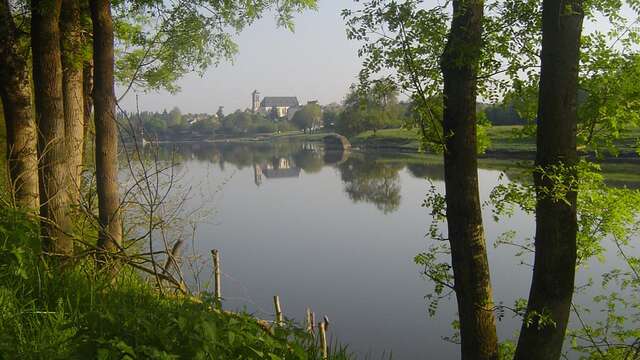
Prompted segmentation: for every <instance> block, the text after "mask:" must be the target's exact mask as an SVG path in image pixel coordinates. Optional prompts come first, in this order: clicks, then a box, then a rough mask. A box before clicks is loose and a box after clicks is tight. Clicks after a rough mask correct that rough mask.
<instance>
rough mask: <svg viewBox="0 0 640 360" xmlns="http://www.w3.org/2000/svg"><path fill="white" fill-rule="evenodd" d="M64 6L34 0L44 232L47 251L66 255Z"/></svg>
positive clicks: (56, 1)
mask: <svg viewBox="0 0 640 360" xmlns="http://www.w3.org/2000/svg"><path fill="white" fill-rule="evenodd" d="M61 6H62V1H61V0H33V1H32V2H31V46H32V52H33V82H34V86H35V89H34V90H35V97H36V101H35V104H36V121H37V123H38V157H39V159H40V171H39V178H40V204H41V207H40V215H41V216H42V219H43V220H42V235H43V236H44V239H45V249H46V250H48V251H49V252H51V253H53V254H58V255H68V254H71V253H72V252H73V243H72V241H71V238H70V237H69V236H68V234H67V233H66V231H67V230H68V229H69V227H70V221H69V218H68V210H69V209H68V208H69V200H68V194H67V191H66V189H67V185H68V182H67V174H68V166H67V163H66V159H67V151H66V150H67V149H66V146H65V140H64V136H65V133H64V104H63V95H62V63H61V58H60V27H59V20H60V8H61Z"/></svg>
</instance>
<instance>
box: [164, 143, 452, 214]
mask: <svg viewBox="0 0 640 360" xmlns="http://www.w3.org/2000/svg"><path fill="white" fill-rule="evenodd" d="M162 151H163V152H165V153H167V155H166V156H168V153H169V152H172V151H173V152H174V156H177V158H178V159H183V160H186V159H197V160H200V161H207V162H211V163H216V164H218V166H219V167H220V169H221V170H224V168H225V164H227V163H228V164H232V165H233V166H235V167H236V168H238V169H243V168H245V167H252V168H253V177H254V183H255V185H256V186H258V187H259V186H261V185H262V184H263V183H264V182H265V181H271V180H277V179H280V178H298V177H300V174H301V172H303V171H304V173H306V174H314V173H318V172H320V171H321V170H322V168H324V167H326V166H331V167H334V168H335V169H337V170H338V171H339V173H340V178H341V180H342V182H343V184H344V192H345V193H346V194H347V195H348V197H349V199H351V200H352V201H353V202H355V203H359V202H363V203H370V204H373V205H375V207H376V208H377V209H379V210H380V211H382V212H383V213H385V214H388V213H391V212H394V211H396V210H397V209H398V207H399V206H400V201H401V195H400V178H399V175H398V173H399V171H400V170H402V169H404V168H405V167H408V168H409V171H410V172H411V174H414V176H416V177H434V176H435V177H436V178H437V177H440V176H441V173H442V170H441V166H440V165H438V164H432V165H425V164H419V165H415V164H407V162H406V161H402V160H398V159H394V158H385V157H384V156H383V155H381V154H380V155H373V154H364V153H360V152H354V153H350V152H345V151H333V150H332V151H325V150H324V148H323V146H322V145H321V144H319V143H308V142H278V143H259V144H252V143H247V144H237V143H234V144H231V143H194V144H179V145H175V144H172V145H164V146H163V147H162Z"/></svg>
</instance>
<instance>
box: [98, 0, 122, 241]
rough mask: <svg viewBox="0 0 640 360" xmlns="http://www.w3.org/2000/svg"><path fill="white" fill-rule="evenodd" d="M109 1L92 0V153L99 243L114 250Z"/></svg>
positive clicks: (116, 212) (117, 227)
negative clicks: (93, 123) (93, 129)
mask: <svg viewBox="0 0 640 360" xmlns="http://www.w3.org/2000/svg"><path fill="white" fill-rule="evenodd" d="M110 5H111V1H110V0H91V19H92V21H93V63H94V71H93V74H94V89H93V102H94V106H95V113H94V120H95V126H96V151H95V156H96V175H97V187H98V204H99V206H98V209H99V218H100V227H101V231H100V236H99V238H98V246H99V247H101V248H102V249H104V250H107V251H114V250H117V249H118V246H119V245H120V244H121V243H122V221H121V219H120V201H119V194H118V158H117V155H118V128H117V124H116V98H115V92H114V85H113V82H114V77H113V68H114V53H113V19H112V18H111V6H110Z"/></svg>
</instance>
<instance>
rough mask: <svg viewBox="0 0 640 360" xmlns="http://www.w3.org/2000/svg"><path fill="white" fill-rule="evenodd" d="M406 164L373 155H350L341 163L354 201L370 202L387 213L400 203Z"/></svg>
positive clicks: (348, 191) (344, 178)
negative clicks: (402, 171) (377, 159)
mask: <svg viewBox="0 0 640 360" xmlns="http://www.w3.org/2000/svg"><path fill="white" fill-rule="evenodd" d="M402 168H403V165H402V164H398V163H395V164H390V163H382V162H377V161H376V160H375V159H373V158H367V157H360V156H358V157H355V156H352V157H350V158H349V159H348V160H347V161H345V162H343V163H342V164H340V165H339V169H340V175H341V178H342V181H343V182H344V184H345V186H344V190H345V192H346V193H347V195H349V198H350V199H351V200H353V201H354V202H360V201H364V202H369V203H372V204H374V205H375V206H376V207H377V208H378V209H379V210H381V211H382V212H384V213H385V214H387V213H391V212H394V211H396V210H398V207H399V206H400V198H401V196H400V177H399V176H398V171H400V170H401V169H402Z"/></svg>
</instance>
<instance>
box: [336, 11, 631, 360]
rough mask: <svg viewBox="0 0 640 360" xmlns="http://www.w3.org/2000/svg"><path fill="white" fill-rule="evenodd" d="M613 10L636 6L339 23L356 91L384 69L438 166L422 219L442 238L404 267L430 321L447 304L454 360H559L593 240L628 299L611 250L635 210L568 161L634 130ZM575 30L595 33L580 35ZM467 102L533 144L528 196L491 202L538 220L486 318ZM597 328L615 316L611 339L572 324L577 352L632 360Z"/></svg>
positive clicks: (472, 121) (413, 15)
mask: <svg viewBox="0 0 640 360" xmlns="http://www.w3.org/2000/svg"><path fill="white" fill-rule="evenodd" d="M624 11H626V12H628V13H631V14H633V16H638V12H640V8H639V7H638V3H637V2H636V1H626V2H625V1H589V2H587V1H582V0H570V1H561V0H543V1H519V0H518V1H510V0H509V1H488V2H485V1H476V0H454V1H451V2H446V3H443V4H438V5H434V6H424V4H423V3H422V2H421V1H416V0H404V1H384V0H383V1H369V2H365V3H364V4H363V5H362V7H361V8H360V9H358V10H344V11H343V16H344V17H345V19H346V21H347V27H348V30H347V33H348V37H349V38H351V39H354V40H358V41H362V42H364V45H363V47H362V48H361V49H360V55H361V56H362V57H363V58H364V59H363V64H364V67H363V69H362V70H361V72H360V78H361V80H362V83H364V84H365V85H366V84H367V83H368V82H369V81H370V79H372V78H375V77H377V76H379V73H380V72H381V71H382V70H383V69H384V71H385V72H387V71H389V69H392V70H393V73H392V74H391V75H388V76H387V77H386V78H387V79H389V80H390V81H392V82H393V83H394V84H395V85H396V86H397V88H398V89H401V90H402V91H403V92H404V93H407V94H408V95H409V96H410V99H411V103H412V110H413V111H412V117H411V120H412V121H411V123H410V125H414V126H416V127H417V128H418V130H419V132H420V134H421V135H422V140H423V143H424V144H426V145H428V146H429V147H430V148H434V149H437V150H439V151H440V152H442V154H443V158H444V168H445V173H444V183H445V194H444V196H442V195H441V194H439V193H438V192H435V191H434V192H433V193H432V194H430V195H429V196H428V197H427V200H426V201H425V206H426V207H428V208H430V210H431V212H432V215H433V217H434V222H435V224H437V223H438V221H440V220H446V229H447V231H446V232H445V233H444V234H443V233H440V230H439V227H438V226H437V225H435V226H432V227H431V228H430V231H429V235H430V236H431V237H432V238H434V239H436V240H442V241H436V242H435V243H436V244H435V245H433V246H432V247H431V248H430V251H428V252H426V253H423V254H419V255H418V256H417V257H416V262H417V263H418V264H420V265H421V266H424V275H425V276H427V277H428V278H430V279H431V280H432V281H433V283H434V284H435V285H434V292H433V293H431V294H430V295H429V296H428V298H430V299H432V300H433V302H432V303H431V306H430V312H431V311H432V310H434V309H435V305H434V302H436V303H437V300H438V299H439V298H441V297H442V295H443V293H444V291H445V289H450V290H451V291H452V292H453V293H454V294H455V297H456V300H457V306H458V307H457V310H458V311H457V313H458V318H457V320H458V321H457V325H456V330H457V332H458V335H459V338H457V339H458V340H459V341H460V346H461V354H462V359H487V360H489V359H498V358H512V357H513V358H515V359H553V360H557V359H559V358H560V357H561V356H562V352H563V346H564V345H565V334H566V331H567V326H568V323H569V316H570V314H571V313H572V312H575V313H577V316H580V313H579V312H578V311H579V310H577V307H576V306H575V304H574V303H573V302H572V297H573V293H574V290H575V287H576V284H575V274H576V269H577V268H578V266H579V265H580V264H582V263H584V262H585V261H586V259H588V258H589V257H591V256H595V255H597V254H601V253H602V252H601V251H602V250H601V249H602V246H601V245H600V244H599V243H600V242H601V241H603V240H604V239H607V238H611V237H614V239H616V244H617V245H618V249H619V254H620V256H621V258H622V259H623V260H624V263H625V266H627V267H628V269H626V270H624V271H627V272H624V273H625V274H627V275H626V277H624V280H621V279H620V278H617V280H620V281H623V282H622V283H623V284H624V285H621V286H623V287H627V286H631V287H633V288H634V289H637V288H638V287H640V279H639V278H638V276H637V274H638V269H637V261H638V259H637V258H636V257H629V256H628V255H627V254H625V252H624V250H622V247H623V246H624V245H620V244H621V242H622V244H624V243H625V241H628V239H629V236H630V232H629V231H631V230H629V229H631V228H634V227H633V226H634V224H635V221H636V220H635V219H637V216H638V207H637V206H636V205H634V203H633V201H635V200H633V201H627V199H637V198H638V196H637V193H635V192H633V191H632V190H624V191H622V192H621V193H618V192H616V191H609V190H608V189H606V188H604V187H599V186H597V185H596V184H598V183H599V182H598V181H594V179H597V178H598V175H597V174H596V175H594V174H593V172H592V171H593V169H595V168H597V166H596V167H595V168H594V166H592V165H589V164H588V161H587V160H585V159H579V157H578V153H577V144H578V140H581V142H582V143H581V146H582V147H589V148H593V147H598V146H600V144H601V143H602V142H605V143H608V144H610V141H611V139H612V138H615V137H616V136H618V134H619V130H620V129H623V128H624V129H628V128H629V127H637V126H638V125H639V122H638V119H637V116H636V115H630V114H632V113H634V114H637V113H638V111H639V110H640V106H639V104H638V103H637V101H636V100H632V99H634V96H635V95H633V94H637V89H638V86H637V84H636V85H635V86H632V85H631V84H630V82H628V81H627V80H626V79H629V78H631V79H637V75H638V74H639V72H638V69H639V68H638V67H637V64H639V62H638V57H637V55H634V54H635V52H636V51H635V50H634V49H637V44H638V39H639V37H638V29H637V27H634V26H633V25H634V22H633V20H630V19H628V17H626V16H624V15H622V13H623V12H624ZM585 21H592V22H594V23H596V24H597V25H598V27H597V28H596V30H592V31H590V32H588V33H583V22H585ZM603 29H606V30H603ZM632 69H635V70H632ZM622 74H625V76H624V77H621V75H622ZM613 77H617V78H619V79H620V80H619V81H611V80H612V79H613ZM631 89H634V90H631ZM579 92H584V93H585V94H586V100H585V101H584V102H579V101H578V94H579ZM479 94H481V95H482V96H483V97H485V98H493V99H500V98H503V99H505V100H507V99H510V101H511V102H512V103H513V104H514V106H517V107H518V111H519V112H518V113H519V114H520V115H521V116H522V117H523V118H526V119H527V120H529V121H532V123H535V132H536V133H537V137H536V138H537V154H536V160H535V164H534V167H533V169H532V171H531V177H532V179H533V183H532V184H531V185H528V186H521V187H518V186H515V187H511V188H509V187H498V188H497V189H496V190H495V191H494V193H493V196H494V200H496V201H495V202H494V203H493V204H494V206H495V207H496V209H497V210H496V214H501V215H502V214H504V213H503V212H502V211H501V210H504V209H505V207H506V208H511V207H513V206H515V207H519V208H520V209H522V210H523V211H525V212H526V213H528V214H530V215H532V216H535V219H536V229H535V240H534V244H532V245H533V246H531V245H529V244H526V245H522V244H520V243H517V242H516V246H522V247H523V248H526V249H530V250H531V251H533V252H534V255H533V261H534V264H533V271H532V283H531V288H530V292H529V294H528V301H524V302H520V303H517V304H516V306H514V307H507V308H505V307H502V306H501V305H497V304H496V302H495V301H494V298H493V291H492V283H491V277H490V267H489V266H490V264H489V261H488V257H487V250H486V249H487V245H486V238H485V232H484V229H483V217H482V206H481V203H480V197H479V191H478V168H477V151H478V146H477V144H478V130H477V127H478V123H479V121H480V120H481V119H480V118H479V117H478V116H477V113H478V108H477V103H478V101H477V98H478V95H479ZM614 104H615V105H614ZM509 109H510V108H509V107H507V110H508V111H510V110H509ZM490 112H491V111H490ZM494 115H495V114H494ZM598 139H600V140H598ZM585 169H590V170H585ZM596 199H597V200H596ZM596 203H597V204H598V205H595V204H596ZM621 205H622V207H620V206H621ZM605 209H606V210H605ZM614 209H615V210H614ZM617 212H621V213H625V215H624V216H623V217H624V219H622V218H620V217H619V216H618V215H613V213H617ZM605 223H606V224H608V225H605V226H603V227H600V225H602V224H605ZM597 224H600V225H597ZM612 224H615V225H612ZM623 229H626V230H623ZM618 231H620V232H618ZM625 239H626V240H625ZM618 241H621V242H618ZM594 249H596V250H594ZM597 249H600V250H597ZM438 254H443V255H444V256H446V257H448V259H443V258H442V257H439V256H438ZM616 274H620V273H616ZM634 274H635V275H634ZM609 276H611V274H609V275H608V276H605V277H604V278H603V283H608V281H609V280H610V277H609ZM630 284H633V285H630ZM605 302H606V306H607V307H608V309H609V311H611V309H612V308H615V307H616V306H618V305H619V304H625V306H627V305H629V302H628V301H626V300H622V301H620V300H619V299H614V298H608V300H607V301H605ZM636 306H637V304H636ZM506 309H511V310H513V311H514V312H515V314H516V315H517V316H519V317H520V318H521V319H522V326H521V330H520V332H519V336H518V340H517V342H516V345H512V344H509V343H505V344H503V345H504V346H499V340H498V336H497V331H496V314H500V313H501V311H505V310H506ZM607 316H609V317H611V316H615V319H616V321H618V322H617V323H616V329H617V330H616V331H618V332H617V333H616V334H613V335H612V334H610V333H609V330H608V326H610V325H609V324H610V323H609V322H607V323H606V324H608V325H602V323H600V324H599V325H595V324H594V325H593V326H592V325H588V324H584V323H582V327H581V328H580V329H579V330H577V332H576V333H577V334H578V335H577V336H575V337H574V339H575V340H576V343H574V344H573V345H574V346H575V348H577V349H579V350H580V351H582V352H583V353H585V354H586V355H587V356H591V357H593V358H597V359H604V358H612V359H624V358H630V357H636V356H637V355H638V353H639V352H640V347H639V346H638V344H639V339H640V337H639V336H638V334H637V332H633V331H631V332H624V330H623V329H624V327H623V326H622V325H621V324H622V323H624V322H625V316H624V315H619V314H618V315H616V314H615V311H614V314H611V313H609V314H608V315H607ZM631 316H634V315H631ZM580 319H581V321H582V318H580ZM632 323H633V320H631V323H630V322H627V326H633V325H632ZM576 333H574V334H576Z"/></svg>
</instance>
